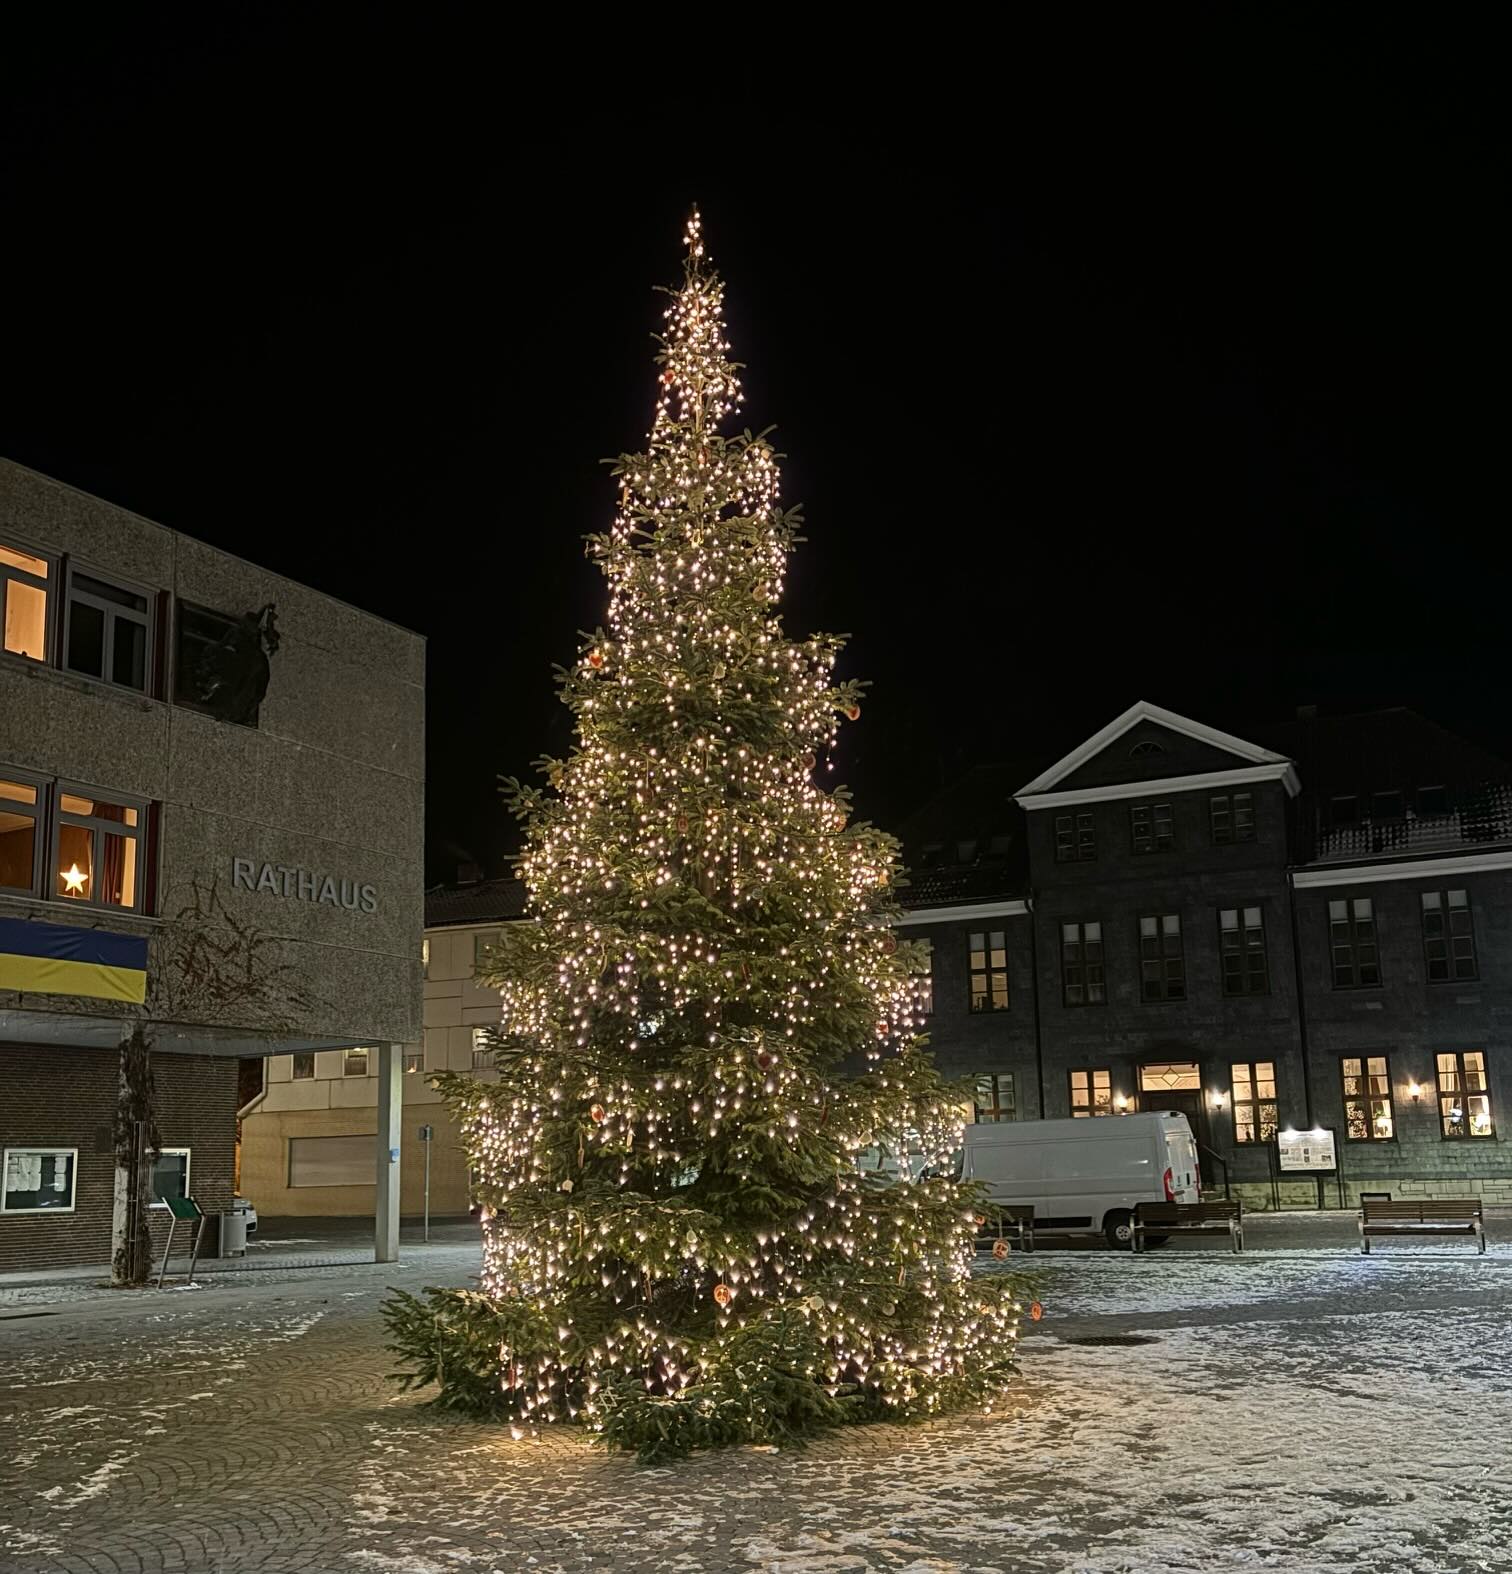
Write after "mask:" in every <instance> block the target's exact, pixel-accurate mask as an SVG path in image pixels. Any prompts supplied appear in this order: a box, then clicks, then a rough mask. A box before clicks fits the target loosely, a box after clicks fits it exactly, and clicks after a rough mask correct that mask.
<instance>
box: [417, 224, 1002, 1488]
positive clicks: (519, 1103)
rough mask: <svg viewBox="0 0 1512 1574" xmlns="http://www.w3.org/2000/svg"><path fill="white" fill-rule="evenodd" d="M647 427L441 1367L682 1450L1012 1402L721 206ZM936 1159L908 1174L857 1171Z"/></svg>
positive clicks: (584, 660) (547, 798) (514, 967)
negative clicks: (732, 317)
mask: <svg viewBox="0 0 1512 1574" xmlns="http://www.w3.org/2000/svg"><path fill="white" fill-rule="evenodd" d="M687 244H688V257H687V263H686V268H685V273H684V279H683V284H682V287H681V288H680V289H678V290H676V291H675V292H672V294H671V305H670V307H669V308H668V311H667V331H666V334H665V336H664V337H663V338H662V340H661V341H660V342H661V345H662V349H661V352H660V354H659V355H658V356H657V362H658V365H659V367H660V369H661V370H660V377H659V383H658V400H657V406H656V416H655V421H654V424H653V426H652V430H651V436H650V442H649V446H648V450H647V452H646V453H644V454H639V455H635V456H629V457H625V458H622V459H621V460H620V461H619V462H618V464H617V467H616V470H615V474H616V476H617V477H618V478H619V482H620V500H619V511H618V514H617V516H616V518H615V521H614V525H613V528H612V529H611V530H610V531H609V533H608V534H607V535H603V536H596V537H592V538H590V542H589V552H590V555H591V556H592V557H593V558H594V559H595V560H596V561H597V562H598V563H599V565H600V566H601V568H602V569H603V572H604V575H605V577H606V578H607V579H608V581H609V586H610V596H609V612H608V623H607V628H606V629H604V630H601V631H600V632H599V633H598V634H597V635H595V636H594V638H593V639H592V640H591V641H589V642H588V643H587V644H586V645H585V646H584V648H583V649H582V651H581V654H580V657H579V659H578V661H577V663H576V665H575V666H574V667H573V668H572V669H571V670H570V671H568V672H566V673H565V674H563V677H562V689H563V698H564V700H565V702H566V704H567V705H568V706H570V707H571V709H572V711H573V713H574V716H575V717H576V720H577V742H576V747H575V749H574V751H573V753H572V754H571V756H570V758H568V759H566V760H561V761H553V760H548V761H545V762H543V763H544V766H545V773H546V776H547V779H548V782H549V789H540V788H517V789H516V812H517V813H518V814H519V815H520V816H521V818H522V819H523V821H524V823H525V827H526V850H525V852H524V853H523V855H522V857H521V859H520V867H519V872H520V876H521V878H522V879H523V880H524V882H525V884H526V887H527V889H528V893H529V909H528V910H529V914H530V917H531V919H532V920H533V921H531V922H527V923H522V924H517V925H514V926H512V927H511V929H510V930H509V932H508V933H507V934H506V936H505V937H504V943H503V944H502V945H501V946H500V948H499V950H498V952H497V954H496V956H495V957H494V959H493V963H492V966H491V968H490V970H489V972H488V977H489V981H490V982H492V983H496V984H497V985H498V986H499V989H500V994H501V997H502V1002H503V1012H502V1018H501V1026H500V1030H499V1041H498V1047H497V1051H496V1056H495V1059H496V1062H497V1066H498V1072H499V1079H498V1081H497V1082H492V1083H483V1082H479V1081H477V1080H475V1079H474V1078H472V1077H469V1076H462V1075H448V1076H445V1077H441V1078H438V1079H437V1080H438V1082H439V1083H440V1084H441V1085H442V1086H443V1090H444V1091H445V1093H446V1095H447V1097H448V1100H449V1101H450V1103H451V1105H452V1107H453V1108H454V1110H455V1111H456V1113H457V1115H458V1117H459V1121H460V1124H461V1128H462V1132H463V1140H464V1143H465V1146H466V1147H467V1150H468V1153H469V1156H470V1159H471V1163H472V1165H473V1168H474V1171H475V1173H476V1175H477V1176H478V1177H479V1180H478V1194H479V1197H480V1199H481V1200H482V1202H483V1204H484V1211H485V1224H484V1243H485V1267H484V1273H483V1279H482V1286H481V1290H480V1291H478V1292H473V1291H462V1290H430V1291H428V1292H427V1293H426V1296H425V1298H424V1299H416V1298H414V1297H410V1296H406V1295H399V1296H396V1297H395V1298H394V1300H392V1301H391V1302H390V1303H389V1306H388V1308H387V1316H388V1320H389V1325H390V1331H391V1336H392V1342H393V1347H394V1348H395V1349H396V1350H397V1351H398V1352H399V1353H400V1355H401V1356H402V1357H403V1358H404V1361H405V1371H404V1372H403V1373H402V1374H401V1377H402V1380H403V1381H404V1382H405V1383H406V1384H408V1385H416V1386H418V1385H423V1384H429V1383H436V1384H439V1385H440V1388H441V1396H440V1399H441V1402H442V1403H444V1404H450V1405H454V1406H457V1407H459V1408H463V1409H467V1410H470V1411H473V1412H476V1413H483V1414H487V1415H492V1416H497V1417H500V1418H502V1419H506V1420H508V1421H510V1422H512V1423H514V1425H515V1426H516V1427H517V1428H521V1429H523V1428H527V1427H533V1426H536V1425H538V1424H540V1423H542V1422H552V1421H556V1422H561V1421H576V1422H578V1423H581V1424H585V1425H587V1426H589V1427H590V1428H593V1429H595V1430H597V1431H599V1432H601V1433H602V1434H603V1435H604V1436H605V1438H606V1439H607V1440H608V1441H609V1442H610V1443H612V1444H614V1445H616V1446H619V1447H625V1448H633V1449H637V1450H638V1451H639V1452H640V1453H641V1455H642V1456H643V1457H645V1458H657V1457H663V1456H666V1455H671V1454H679V1453H684V1452H686V1451H687V1450H689V1449H691V1448H697V1447H703V1446H709V1445H715V1444H722V1443H735V1442H761V1441H770V1442H784V1441H793V1440H796V1439H799V1438H801V1437H802V1436H804V1435H805V1434H809V1433H812V1432H814V1431H817V1430H819V1429H821V1428H824V1427H827V1426H833V1425H838V1424H841V1423H844V1422H848V1421H865V1420H879V1419H897V1418H900V1417H905V1416H915V1415H923V1414H938V1413H940V1412H942V1411H945V1410H947V1409H951V1408H957V1407H960V1406H962V1405H965V1404H971V1403H978V1402H981V1403H987V1404H990V1402H991V1399H992V1397H993V1396H994V1395H995V1394H996V1393H997V1392H998V1391H999V1390H1000V1389H1001V1388H1002V1386H1003V1384H1004V1383H1005V1381H1006V1379H1007V1377H1008V1376H1009V1374H1010V1372H1011V1370H1012V1360H1013V1351H1014V1341H1015V1339H1016V1337H1017V1327H1018V1311H1019V1307H1018V1304H1017V1303H1016V1301H1015V1300H1014V1294H1013V1288H1012V1286H1011V1284H1010V1283H1009V1282H1008V1281H1006V1280H1004V1279H1000V1278H986V1279H979V1280H973V1279H972V1277H971V1274H970V1265H971V1261H972V1255H973V1249H974V1237H975V1234H976V1228H975V1219H974V1207H973V1205H974V1201H975V1193H974V1192H973V1191H972V1190H971V1189H969V1188H966V1187H962V1186H960V1185H959V1184H957V1183H956V1182H954V1181H952V1180H950V1179H948V1178H945V1177H943V1176H933V1177H926V1178H922V1179H917V1180H915V1181H914V1182H913V1183H909V1182H908V1181H907V1178H906V1171H907V1166H908V1157H907V1153H908V1149H909V1147H910V1146H912V1147H913V1148H914V1149H915V1150H922V1151H923V1152H924V1153H925V1154H926V1155H933V1156H935V1157H936V1158H938V1159H940V1160H942V1161H943V1159H944V1158H945V1156H946V1155H948V1154H949V1152H950V1151H951V1150H952V1149H953V1148H955V1147H956V1146H958V1145H959V1142H960V1128H961V1122H962V1119H963V1113H964V1112H963V1107H962V1101H961V1096H960V1094H959V1092H958V1091H956V1090H953V1089H951V1088H949V1087H947V1086H946V1085H945V1084H944V1083H943V1082H942V1081H941V1080H940V1078H939V1077H938V1075H937V1073H936V1072H935V1070H934V1067H933V1064H932V1062H931V1060H930V1058H929V1056H928V1054H927V1052H926V1051H925V1050H924V1048H923V1046H922V1042H921V1040H920V1039H919V1037H918V1032H917V1028H918V1021H917V993H918V982H917V979H916V977H915V976H914V975H916V974H917V973H918V972H920V971H921V970H922V968H923V966H924V962H923V957H922V955H921V953H920V948H918V947H914V946H908V945H899V944H898V942H897V940H896V939H895V937H894V934H893V930H892V920H893V919H894V918H895V917H896V912H897V909H896V906H895V903H894V901H893V898H892V891H893V888H894V885H895V882H896V874H895V869H896V866H895V855H896V846H895V844H894V843H893V841H892V840H891V838H889V837H887V836H885V835H884V834H882V833H881V832H879V831H877V830H875V829H874V828H872V827H870V826H867V825H864V824H859V823H858V824H851V823H849V815H848V807H847V799H846V796H845V794H844V793H843V791H836V792H828V791H825V790H824V789H823V788H822V787H820V786H818V785H816V782H815V779H814V778H815V773H816V771H817V770H818V768H819V759H820V756H821V754H823V753H824V752H825V751H826V750H828V749H829V748H830V747H831V746H832V745H833V743H834V740H835V733H836V728H837V726H838V725H839V722H840V719H841V718H847V719H849V720H852V721H854V720H855V719H857V717H859V715H860V705H859V700H858V689H857V685H856V684H854V683H842V684H837V683H836V682H834V681H833V678H832V671H833V666H834V660H835V656H836V653H837V651H838V650H839V648H840V644H841V641H840V640H838V639H836V638H834V637H832V636H827V635H826V636H818V635H816V636H814V637H813V638H810V639H807V640H802V641H793V640H790V639H788V638H786V637H785V635H784V634H783V631H782V626H781V623H780V620H779V618H778V616H777V614H776V611H775V608H776V605H777V602H778V600H779V598H780V597H781V594H782V587H783V574H784V570H785V567H786V562H787V557H788V554H789V552H790V551H791V550H792V549H793V546H794V544H795V542H797V541H798V540H799V537H798V535H797V534H796V531H797V527H798V525H799V523H800V521H799V516H798V511H797V510H796V509H787V510H784V509H782V508H780V507H779V506H778V501H777V499H778V467H777V455H776V454H775V453H774V452H773V450H772V448H771V446H770V444H769V443H768V442H767V441H766V439H765V438H764V437H758V436H752V435H751V434H750V433H749V432H748V431H747V432H740V433H732V434H730V435H724V434H722V433H721V430H720V428H721V424H722V423H723V422H724V421H725V419H726V417H728V416H729V415H730V414H731V412H733V411H735V410H737V409H738V408H739V405H740V384H739V380H738V377H737V365H736V363H735V362H733V361H731V360H730V359H729V346H728V344H727V343H726V342H725V338H724V325H723V321H722V317H721V297H722V294H723V287H722V285H721V283H720V280H719V277H718V275H717V274H716V273H715V272H714V271H713V270H712V269H711V267H710V266H709V265H708V263H707V261H706V260H705V257H704V247H703V241H702V238H701V235H700V228H699V220H698V216H697V215H696V214H695V215H694V217H693V218H692V220H691V221H690V223H689V225H688V230H687ZM878 1147H883V1148H887V1149H890V1150H891V1151H893V1152H895V1153H899V1154H901V1155H902V1163H903V1166H904V1171H905V1178H904V1180H902V1181H899V1180H898V1179H897V1177H896V1176H891V1177H890V1176H888V1175H885V1174H878V1173H877V1172H876V1171H872V1172H870V1173H868V1172H867V1171H866V1170H864V1169H862V1168H860V1167H858V1162H857V1161H858V1157H859V1155H861V1154H862V1153H863V1151H865V1150H869V1149H876V1148H878Z"/></svg>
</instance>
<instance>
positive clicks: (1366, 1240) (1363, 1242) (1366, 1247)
mask: <svg viewBox="0 0 1512 1574" xmlns="http://www.w3.org/2000/svg"><path fill="white" fill-rule="evenodd" d="M1360 1250H1361V1251H1362V1252H1364V1254H1365V1255H1366V1256H1367V1257H1368V1256H1369V1255H1370V1237H1369V1236H1368V1235H1367V1234H1366V1233H1365V1232H1364V1230H1361V1231H1360Z"/></svg>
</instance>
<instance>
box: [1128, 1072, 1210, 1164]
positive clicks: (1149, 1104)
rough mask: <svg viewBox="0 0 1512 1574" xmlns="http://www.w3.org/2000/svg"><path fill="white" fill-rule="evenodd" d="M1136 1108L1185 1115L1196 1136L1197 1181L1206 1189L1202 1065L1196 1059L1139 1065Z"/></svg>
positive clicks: (1206, 1138) (1205, 1140)
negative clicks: (1163, 1110) (1173, 1111)
mask: <svg viewBox="0 0 1512 1574" xmlns="http://www.w3.org/2000/svg"><path fill="white" fill-rule="evenodd" d="M1139 1107H1140V1108H1141V1109H1144V1110H1162V1109H1169V1110H1175V1111H1176V1112H1177V1113H1178V1114H1181V1115H1185V1116H1186V1118H1187V1124H1188V1125H1189V1126H1190V1127H1191V1128H1192V1135H1193V1136H1194V1137H1195V1138H1196V1139H1197V1177H1198V1184H1199V1185H1200V1186H1202V1187H1203V1188H1204V1189H1206V1188H1207V1187H1208V1186H1210V1185H1211V1184H1212V1182H1213V1176H1212V1175H1211V1174H1210V1173H1209V1166H1210V1164H1211V1160H1210V1159H1209V1158H1208V1156H1207V1152H1206V1145H1207V1140H1208V1133H1207V1105H1206V1103H1205V1101H1204V1099H1203V1097H1202V1068H1201V1066H1199V1065H1198V1064H1197V1062H1196V1061H1195V1060H1189V1061H1158V1062H1151V1063H1150V1064H1148V1065H1143V1066H1141V1067H1140V1068H1139Z"/></svg>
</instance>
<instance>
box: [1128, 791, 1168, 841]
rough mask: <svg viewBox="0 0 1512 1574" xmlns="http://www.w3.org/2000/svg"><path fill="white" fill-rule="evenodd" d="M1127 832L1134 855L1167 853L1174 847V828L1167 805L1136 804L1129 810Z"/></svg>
mask: <svg viewBox="0 0 1512 1574" xmlns="http://www.w3.org/2000/svg"><path fill="white" fill-rule="evenodd" d="M1129 832H1130V835H1131V837H1132V839H1133V844H1134V851H1135V852H1136V853H1168V852H1170V850H1171V849H1172V848H1173V847H1174V846H1175V845H1176V827H1175V822H1174V821H1173V820H1172V818H1171V806H1170V804H1168V803H1136V804H1135V805H1134V806H1133V807H1132V808H1131V809H1130V810H1129Z"/></svg>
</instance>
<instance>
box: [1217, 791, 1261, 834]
mask: <svg viewBox="0 0 1512 1574" xmlns="http://www.w3.org/2000/svg"><path fill="white" fill-rule="evenodd" d="M1208 819H1209V821H1210V822H1211V824H1212V827H1213V840H1214V841H1215V842H1220V843H1224V842H1252V841H1254V839H1255V798H1254V794H1253V793H1247V792H1236V793H1218V794H1215V795H1214V796H1213V797H1211V798H1209V799H1208Z"/></svg>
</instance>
